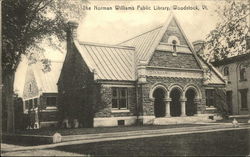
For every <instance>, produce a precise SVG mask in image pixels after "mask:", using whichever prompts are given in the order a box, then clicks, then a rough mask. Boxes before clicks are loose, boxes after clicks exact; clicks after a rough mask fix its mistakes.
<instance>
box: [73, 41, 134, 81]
mask: <svg viewBox="0 0 250 157" xmlns="http://www.w3.org/2000/svg"><path fill="white" fill-rule="evenodd" d="M74 43H75V45H76V47H77V49H78V50H79V52H80V54H81V55H82V57H83V59H84V60H85V61H86V63H87V65H88V66H89V68H90V69H91V70H95V72H96V74H97V79H101V80H119V81H123V80H126V81H134V80H135V57H134V54H135V53H134V48H132V47H126V46H112V45H104V44H96V43H79V42H78V41H74Z"/></svg>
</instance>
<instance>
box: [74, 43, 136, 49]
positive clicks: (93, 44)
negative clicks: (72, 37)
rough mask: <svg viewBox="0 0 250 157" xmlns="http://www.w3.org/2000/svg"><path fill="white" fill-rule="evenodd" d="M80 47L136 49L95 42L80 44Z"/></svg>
mask: <svg viewBox="0 0 250 157" xmlns="http://www.w3.org/2000/svg"><path fill="white" fill-rule="evenodd" d="M79 44H80V45H92V46H100V47H111V48H119V49H133V50H134V49H135V47H132V46H120V45H109V44H102V43H94V42H83V41H80V42H79Z"/></svg>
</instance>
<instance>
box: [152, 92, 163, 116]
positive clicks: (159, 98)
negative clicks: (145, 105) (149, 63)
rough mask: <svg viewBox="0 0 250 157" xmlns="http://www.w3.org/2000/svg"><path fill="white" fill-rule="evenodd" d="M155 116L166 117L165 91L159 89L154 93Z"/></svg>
mask: <svg viewBox="0 0 250 157" xmlns="http://www.w3.org/2000/svg"><path fill="white" fill-rule="evenodd" d="M153 97H154V99H155V100H154V114H155V117H164V116H165V108H166V106H165V103H164V98H165V91H164V90H163V89H161V88H157V89H156V90H155V91H154V93H153Z"/></svg>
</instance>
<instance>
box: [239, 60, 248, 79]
mask: <svg viewBox="0 0 250 157" xmlns="http://www.w3.org/2000/svg"><path fill="white" fill-rule="evenodd" d="M239 71H240V81H246V80H247V78H246V67H245V66H244V65H242V64H241V65H240V68H239Z"/></svg>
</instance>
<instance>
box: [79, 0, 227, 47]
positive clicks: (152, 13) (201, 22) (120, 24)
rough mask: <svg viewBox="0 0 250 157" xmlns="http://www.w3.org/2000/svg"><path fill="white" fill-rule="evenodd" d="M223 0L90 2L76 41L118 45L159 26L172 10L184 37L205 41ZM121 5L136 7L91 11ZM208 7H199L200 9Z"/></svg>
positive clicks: (215, 20)
mask: <svg viewBox="0 0 250 157" xmlns="http://www.w3.org/2000/svg"><path fill="white" fill-rule="evenodd" d="M223 3H224V1H221V3H219V4H218V1H212V0H200V1H183V0H182V1H176V0H174V1H128V2H127V1H121V2H117V1H102V2H100V1H90V3H89V4H87V5H83V6H82V8H84V7H86V6H88V7H91V10H86V11H85V12H86V15H85V17H84V18H83V19H82V20H81V21H79V27H78V30H77V33H78V40H80V41H85V42H97V43H105V44H117V43H119V42H122V41H124V40H126V39H129V38H131V37H133V36H136V35H138V34H140V33H143V32H145V31H148V30H150V29H153V28H155V27H157V26H159V25H162V24H163V23H164V22H165V21H166V20H167V18H168V16H169V14H170V12H172V13H173V14H174V15H175V16H176V17H177V19H178V20H179V23H180V25H181V27H182V28H183V30H184V32H185V33H186V35H187V37H188V38H189V39H190V41H191V42H193V41H195V40H204V39H205V37H206V35H207V34H208V33H209V32H210V31H211V30H212V29H214V28H215V26H216V23H217V22H219V20H220V19H219V17H218V16H217V14H216V13H215V9H216V7H218V6H219V5H223ZM116 5H120V6H121V5H123V6H127V7H132V6H133V7H134V8H135V10H126V11H117V10H94V6H98V7H104V6H106V7H109V6H111V7H114V6H116ZM138 5H140V6H150V7H151V9H152V10H137V6H138ZM173 5H177V6H178V7H185V6H186V7H188V6H191V7H196V6H197V7H198V8H199V10H178V11H176V10H175V11H173V10H161V11H159V10H153V7H154V6H161V7H170V8H172V6H173ZM205 7H206V8H207V9H202V8H205Z"/></svg>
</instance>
